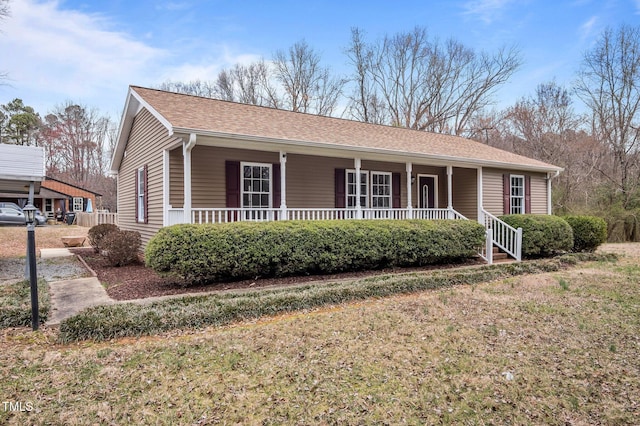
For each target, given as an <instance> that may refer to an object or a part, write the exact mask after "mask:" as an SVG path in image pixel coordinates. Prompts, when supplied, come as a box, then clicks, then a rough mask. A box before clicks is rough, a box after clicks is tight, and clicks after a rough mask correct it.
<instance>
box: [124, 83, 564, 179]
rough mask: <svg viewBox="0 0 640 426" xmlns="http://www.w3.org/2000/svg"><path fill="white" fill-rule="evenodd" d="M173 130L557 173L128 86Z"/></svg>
mask: <svg viewBox="0 0 640 426" xmlns="http://www.w3.org/2000/svg"><path fill="white" fill-rule="evenodd" d="M131 89H132V90H133V91H134V92H135V93H137V94H138V95H139V96H140V97H141V98H142V99H143V100H144V102H146V103H147V104H148V105H149V106H151V107H152V108H153V109H154V110H155V111H156V112H157V113H158V114H160V115H161V116H162V117H164V119H165V120H166V121H168V122H169V123H170V125H171V126H172V127H173V129H174V130H175V129H180V130H182V131H184V130H189V131H193V132H194V133H198V132H216V133H223V134H224V133H226V134H230V135H234V136H247V137H251V138H258V139H259V138H264V139H270V140H283V141H296V142H311V143H321V144H325V145H327V146H333V147H335V148H340V147H350V148H351V149H354V148H355V149H361V150H362V151H366V150H367V149H375V150H387V151H389V152H390V153H397V154H416V155H421V156H432V157H434V158H438V157H440V158H443V159H451V158H452V157H453V158H456V159H459V160H460V161H473V162H474V163H475V162H478V161H481V162H483V161H486V162H488V163H490V164H491V165H494V166H497V165H500V164H502V165H504V166H510V167H514V166H516V167H517V166H521V167H522V166H524V167H526V168H528V169H538V170H544V171H555V170H560V168H559V167H556V166H554V165H551V164H547V163H544V162H542V161H538V160H534V159H531V158H527V157H523V156H521V155H517V154H514V153H511V152H508V151H503V150H501V149H498V148H494V147H491V146H488V145H485V144H482V143H480V142H476V141H472V140H470V139H465V138H462V137H459V136H451V135H444V134H438V133H429V132H425V131H419V130H411V129H405V128H399V127H391V126H384V125H377V124H369V123H362V122H358V121H352V120H346V119H340V118H332V117H322V116H318V115H312V114H303V113H297V112H291V111H286V110H279V109H274V108H267V107H259V106H253V105H246V104H240V103H235V102H228V101H220V100H216V99H210V98H202V97H198V96H192V95H184V94H178V93H172V92H165V91H161V90H156V89H148V88H143V87H137V86H132V87H131Z"/></svg>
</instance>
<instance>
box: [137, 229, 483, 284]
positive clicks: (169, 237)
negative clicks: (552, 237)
mask: <svg viewBox="0 0 640 426" xmlns="http://www.w3.org/2000/svg"><path fill="white" fill-rule="evenodd" d="M484 238H485V236H484V229H483V227H482V226H481V225H479V224H478V223H475V222H473V221H452V220H448V221H446V220H445V221H425V220H405V221H397V220H358V221H348V220H345V221H339V220H338V221H281V222H267V223H252V222H242V223H229V224H215V225H175V226H171V227H166V228H162V229H161V230H160V231H159V232H158V233H157V234H156V235H155V236H154V237H153V238H152V239H151V241H150V242H149V244H148V245H147V247H146V250H145V262H146V264H147V266H149V267H151V268H153V269H154V270H155V271H156V272H159V273H163V274H174V275H177V276H180V277H182V278H184V279H186V280H189V281H192V282H206V281H216V280H221V279H245V278H254V277H283V276H294V275H312V274H330V273H337V272H345V271H357V270H365V269H380V268H385V267H390V266H420V265H426V264H432V263H438V262H448V261H453V260H457V259H462V258H467V257H470V256H473V255H474V254H475V253H476V252H477V249H478V248H479V247H481V246H482V245H483V244H484Z"/></svg>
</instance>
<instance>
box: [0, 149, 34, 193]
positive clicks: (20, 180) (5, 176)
mask: <svg viewBox="0 0 640 426" xmlns="http://www.w3.org/2000/svg"><path fill="white" fill-rule="evenodd" d="M43 179H44V149H43V148H42V147H37V146H22V145H11V144H0V194H8V196H9V197H13V198H15V197H16V196H17V195H18V194H24V196H25V197H28V196H29V190H30V186H31V184H33V191H34V193H35V194H37V193H38V192H39V191H40V183H41V182H42V180H43ZM2 201H5V200H2ZM6 201H12V200H6Z"/></svg>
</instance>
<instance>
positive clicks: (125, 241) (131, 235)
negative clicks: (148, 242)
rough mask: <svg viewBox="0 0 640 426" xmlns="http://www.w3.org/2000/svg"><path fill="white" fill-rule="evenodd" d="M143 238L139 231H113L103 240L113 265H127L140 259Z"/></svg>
mask: <svg viewBox="0 0 640 426" xmlns="http://www.w3.org/2000/svg"><path fill="white" fill-rule="evenodd" d="M141 246H142V240H141V238H140V233H139V232H138V231H120V230H118V231H113V232H110V233H108V234H107V235H106V236H105V237H104V239H103V241H102V247H103V249H104V254H105V257H106V258H107V260H108V261H109V263H110V264H111V265H112V266H125V265H129V264H131V263H133V262H136V261H137V260H138V255H139V252H140V247H141Z"/></svg>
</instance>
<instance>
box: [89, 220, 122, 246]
mask: <svg viewBox="0 0 640 426" xmlns="http://www.w3.org/2000/svg"><path fill="white" fill-rule="evenodd" d="M119 230H120V228H118V227H117V226H116V225H113V224H111V223H103V224H101V225H96V226H92V227H91V228H90V229H89V232H87V237H88V238H89V244H91V245H92V246H93V250H94V251H95V252H96V253H100V250H102V249H103V247H102V241H103V240H104V237H106V236H107V235H108V234H110V233H111V232H114V231H119Z"/></svg>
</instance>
